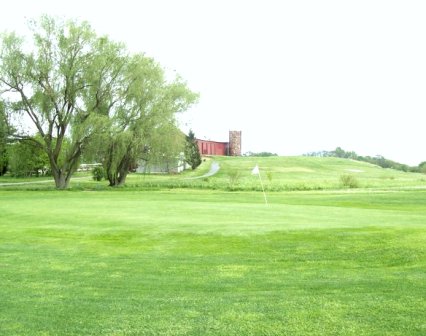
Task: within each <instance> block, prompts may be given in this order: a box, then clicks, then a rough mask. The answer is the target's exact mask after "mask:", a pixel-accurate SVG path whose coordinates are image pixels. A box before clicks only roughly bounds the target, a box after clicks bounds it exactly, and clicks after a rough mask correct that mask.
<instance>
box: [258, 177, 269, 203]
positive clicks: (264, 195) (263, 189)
mask: <svg viewBox="0 0 426 336" xmlns="http://www.w3.org/2000/svg"><path fill="white" fill-rule="evenodd" d="M257 175H259V180H260V185H261V186H262V191H263V198H264V199H265V204H266V205H268V200H267V199H266V193H265V188H264V187H263V182H262V177H261V176H260V171H259V173H258V174H257Z"/></svg>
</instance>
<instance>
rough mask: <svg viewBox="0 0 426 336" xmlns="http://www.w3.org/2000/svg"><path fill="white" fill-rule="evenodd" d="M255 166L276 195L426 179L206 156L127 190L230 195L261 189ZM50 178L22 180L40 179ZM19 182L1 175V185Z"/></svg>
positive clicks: (304, 160)
mask: <svg viewBox="0 0 426 336" xmlns="http://www.w3.org/2000/svg"><path fill="white" fill-rule="evenodd" d="M213 162H217V163H218V164H219V165H220V170H219V172H218V173H217V174H215V175H214V176H210V177H202V176H203V175H204V174H206V173H207V172H208V171H209V169H210V167H211V165H212V163H213ZM255 165H258V166H259V168H260V173H261V177H262V181H263V183H264V186H265V189H266V190H267V191H269V192H272V191H293V190H334V189H347V188H348V185H344V184H343V183H342V177H343V178H344V177H346V178H348V177H349V178H350V179H352V181H355V186H356V187H357V188H426V175H425V174H419V173H409V172H402V171H399V170H394V169H384V168H381V167H379V166H376V165H372V164H369V163H366V162H361V161H354V160H350V159H339V158H333V157H323V158H322V157H266V158H262V157H224V156H216V157H207V158H204V160H203V163H202V164H201V166H200V167H198V168H197V169H196V170H194V171H192V170H189V171H186V172H184V173H181V174H175V175H162V174H147V175H144V174H130V175H129V176H128V179H127V183H126V185H127V187H130V188H136V189H164V188H166V189H171V188H173V189H174V188H194V189H210V190H231V191H260V190H261V185H260V183H259V178H258V177H257V176H254V175H252V174H251V172H252V169H253V168H254V166H255ZM45 179H46V178H38V179H36V178H33V179H22V181H31V180H33V181H42V180H45ZM14 181H16V182H20V181H21V179H14V178H10V177H9V178H8V177H1V178H0V184H1V183H11V182H14ZM2 188H3V189H7V188H9V189H14V188H21V189H31V190H33V189H46V188H50V189H53V184H46V183H41V184H34V185H29V186H28V185H21V186H17V185H15V186H2ZM71 188H73V189H86V188H89V189H96V190H98V189H108V187H107V183H106V182H105V181H101V182H94V181H92V180H91V179H90V177H87V178H86V179H85V178H84V177H82V176H81V175H77V176H76V177H75V178H74V179H73V180H72V181H71Z"/></svg>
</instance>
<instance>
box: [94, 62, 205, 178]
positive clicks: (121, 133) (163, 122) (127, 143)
mask: <svg viewBox="0 0 426 336" xmlns="http://www.w3.org/2000/svg"><path fill="white" fill-rule="evenodd" d="M196 99H197V94H195V93H193V92H191V91H190V90H189V89H188V88H187V86H186V84H185V83H184V82H183V81H182V80H181V79H180V78H176V79H175V80H173V81H171V82H167V81H166V79H165V75H164V71H163V69H162V68H161V67H160V66H159V65H158V64H157V63H156V62H155V61H154V60H153V59H151V58H148V57H145V56H144V55H141V54H138V55H135V56H133V57H131V58H130V59H129V62H128V64H127V65H126V67H125V68H124V69H123V77H122V85H121V90H118V91H117V92H115V93H114V94H112V95H111V96H110V97H109V100H110V101H114V102H115V104H114V106H113V108H111V109H110V113H109V127H108V128H107V131H106V132H105V133H103V134H102V136H101V138H102V140H101V142H102V143H103V144H104V146H103V153H102V154H101V156H102V162H103V165H104V168H105V171H106V175H107V178H108V181H109V184H110V186H120V185H122V184H124V182H125V180H126V177H127V174H128V172H129V170H130V168H131V167H134V166H135V165H136V164H137V161H138V160H140V159H143V158H145V159H147V158H149V159H152V158H153V157H156V156H157V157H158V155H163V156H166V155H167V156H170V155H173V154H172V152H173V150H174V149H176V148H179V135H178V134H179V133H180V131H178V129H177V126H176V114H177V113H179V112H182V111H185V110H186V109H187V108H188V107H189V106H190V105H191V104H193V103H194V102H195V101H196ZM180 139H181V140H183V138H180ZM181 144H182V145H183V142H182V143H181ZM98 148H99V147H98ZM172 149H173V150H172ZM175 154H176V155H177V154H178V153H175Z"/></svg>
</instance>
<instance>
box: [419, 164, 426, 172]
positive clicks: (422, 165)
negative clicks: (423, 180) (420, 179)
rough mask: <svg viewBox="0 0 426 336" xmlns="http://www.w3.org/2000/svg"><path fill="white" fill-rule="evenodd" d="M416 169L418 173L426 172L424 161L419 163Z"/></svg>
mask: <svg viewBox="0 0 426 336" xmlns="http://www.w3.org/2000/svg"><path fill="white" fill-rule="evenodd" d="M418 169H419V172H420V173H423V174H426V161H423V162H422V163H420V164H419V166H418Z"/></svg>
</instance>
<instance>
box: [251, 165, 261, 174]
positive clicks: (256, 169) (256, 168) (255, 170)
mask: <svg viewBox="0 0 426 336" xmlns="http://www.w3.org/2000/svg"><path fill="white" fill-rule="evenodd" d="M251 174H252V175H259V166H258V165H256V167H254V168H253V170H252V171H251Z"/></svg>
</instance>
